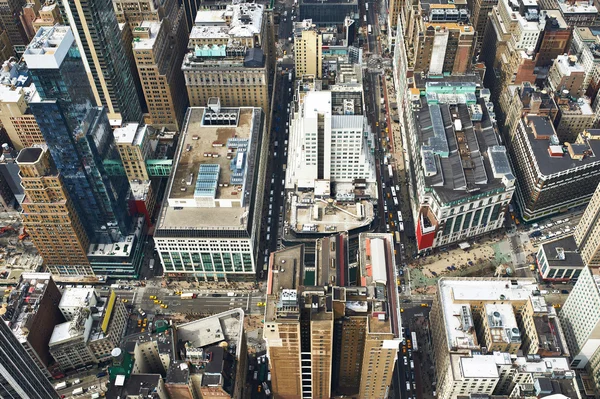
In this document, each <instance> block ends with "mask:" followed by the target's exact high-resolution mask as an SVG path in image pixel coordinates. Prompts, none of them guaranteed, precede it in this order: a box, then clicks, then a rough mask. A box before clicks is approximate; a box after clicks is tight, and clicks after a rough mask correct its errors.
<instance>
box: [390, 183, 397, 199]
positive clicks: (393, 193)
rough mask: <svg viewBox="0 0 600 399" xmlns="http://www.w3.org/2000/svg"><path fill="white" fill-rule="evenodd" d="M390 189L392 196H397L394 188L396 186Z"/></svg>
mask: <svg viewBox="0 0 600 399" xmlns="http://www.w3.org/2000/svg"><path fill="white" fill-rule="evenodd" d="M390 191H391V192H392V197H395V196H396V189H395V188H394V186H391V187H390Z"/></svg>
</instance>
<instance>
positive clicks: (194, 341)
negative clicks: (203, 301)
mask: <svg viewBox="0 0 600 399" xmlns="http://www.w3.org/2000/svg"><path fill="white" fill-rule="evenodd" d="M244 317H245V314H244V311H243V310H242V309H241V308H237V309H232V310H229V311H227V312H222V313H218V314H215V315H213V316H210V317H205V318H203V319H200V320H196V321H192V322H189V323H185V324H180V325H178V326H177V327H176V328H177V339H178V340H180V341H184V342H186V341H187V342H188V343H189V344H190V345H191V346H192V347H195V348H203V347H206V346H210V345H214V344H217V343H219V342H222V341H226V342H227V343H229V344H230V345H232V344H234V345H235V348H236V359H240V355H241V352H240V351H241V349H242V344H241V343H242V341H241V340H242V339H243V336H244Z"/></svg>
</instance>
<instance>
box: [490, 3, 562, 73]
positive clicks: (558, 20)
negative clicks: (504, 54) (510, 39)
mask: <svg viewBox="0 0 600 399" xmlns="http://www.w3.org/2000/svg"><path fill="white" fill-rule="evenodd" d="M540 25H543V31H542V32H541V34H540V38H539V41H538V44H537V47H536V49H535V52H536V59H535V65H536V66H537V67H549V66H551V65H552V63H553V61H554V60H555V59H556V58H557V57H558V56H560V55H563V54H566V53H568V52H569V49H570V47H571V38H572V35H573V27H572V26H569V25H567V23H566V22H565V20H564V19H563V17H562V15H561V14H560V12H559V11H558V10H542V18H541V19H540ZM482 37H483V32H482Z"/></svg>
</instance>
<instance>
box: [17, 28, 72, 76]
mask: <svg viewBox="0 0 600 399" xmlns="http://www.w3.org/2000/svg"><path fill="white" fill-rule="evenodd" d="M74 41H75V38H74V37H73V33H72V32H71V28H70V27H68V26H62V25H55V26H52V27H47V26H42V27H40V28H39V29H38V31H37V33H36V34H35V36H34V38H33V39H32V40H31V43H29V45H28V46H27V48H26V49H25V52H24V53H23V59H24V60H25V62H27V66H28V67H29V68H30V69H57V68H59V67H60V65H61V63H62V62H63V60H64V59H65V57H66V56H67V54H68V52H69V49H70V48H71V46H72V45H73V43H74Z"/></svg>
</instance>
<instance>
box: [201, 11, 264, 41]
mask: <svg viewBox="0 0 600 399" xmlns="http://www.w3.org/2000/svg"><path fill="white" fill-rule="evenodd" d="M264 11H265V6H264V5H262V4H257V3H240V4H229V5H227V7H226V8H225V9H224V10H198V13H197V14H196V20H195V26H193V27H192V31H191V33H190V39H194V38H213V37H231V38H232V39H233V38H236V37H240V38H241V37H253V36H255V35H260V33H261V30H262V24H263V15H264ZM215 35H216V36H215Z"/></svg>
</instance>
